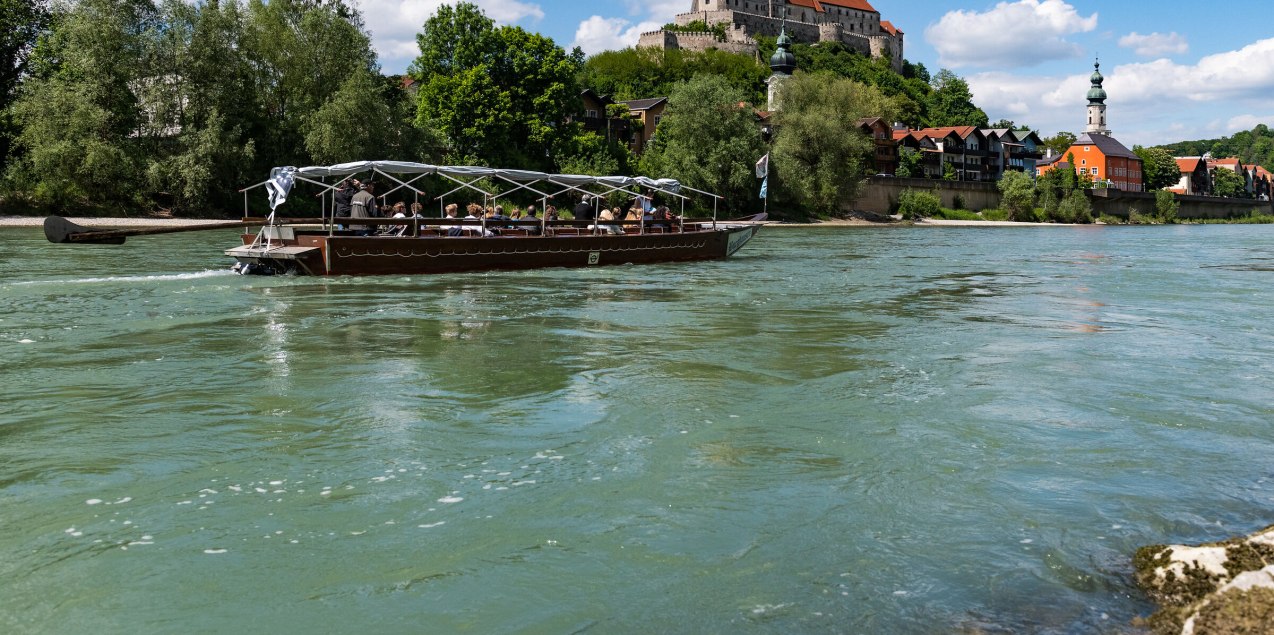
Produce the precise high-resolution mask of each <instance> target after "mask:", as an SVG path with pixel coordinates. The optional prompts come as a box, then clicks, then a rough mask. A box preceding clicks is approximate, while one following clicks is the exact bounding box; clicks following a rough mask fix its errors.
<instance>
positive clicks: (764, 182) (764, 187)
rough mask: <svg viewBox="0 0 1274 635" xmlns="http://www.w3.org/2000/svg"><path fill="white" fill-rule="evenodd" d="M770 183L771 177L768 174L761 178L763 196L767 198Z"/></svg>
mask: <svg viewBox="0 0 1274 635" xmlns="http://www.w3.org/2000/svg"><path fill="white" fill-rule="evenodd" d="M769 185H770V177H768V176H767V177H765V178H764V179H762V180H761V198H765V194H766V190H768V189H769Z"/></svg>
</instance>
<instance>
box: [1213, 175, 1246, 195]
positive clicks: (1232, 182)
mask: <svg viewBox="0 0 1274 635" xmlns="http://www.w3.org/2000/svg"><path fill="white" fill-rule="evenodd" d="M1246 186H1247V183H1246V181H1245V180H1244V178H1243V177H1242V176H1239V174H1238V173H1237V172H1235V171H1234V170H1231V169H1229V168H1217V169H1215V170H1213V171H1212V193H1213V194H1215V195H1216V196H1224V197H1226V198H1244V197H1245V196H1246V195H1247V190H1246Z"/></svg>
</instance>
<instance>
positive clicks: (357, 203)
mask: <svg viewBox="0 0 1274 635" xmlns="http://www.w3.org/2000/svg"><path fill="white" fill-rule="evenodd" d="M350 218H380V210H379V209H378V208H377V207H376V184H375V183H373V182H371V181H368V182H366V183H364V184H363V188H362V189H361V190H359V192H358V194H355V195H354V198H352V199H350ZM350 229H352V230H354V233H356V234H358V235H359V236H369V235H371V233H372V227H371V225H350Z"/></svg>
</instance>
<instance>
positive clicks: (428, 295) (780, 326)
mask: <svg viewBox="0 0 1274 635" xmlns="http://www.w3.org/2000/svg"><path fill="white" fill-rule="evenodd" d="M234 243H235V235H234V232H227V231H215V232H202V233H189V234H178V235H171V236H151V237H145V238H132V239H129V243H128V245H125V246H69V245H50V244H47V243H46V242H44V240H43V237H42V236H41V234H40V232H39V230H38V229H5V230H0V267H2V268H0V271H2V273H0V306H3V312H0V403H3V404H4V406H3V408H2V409H0V630H2V631H4V632H6V633H37V632H41V633H86V634H88V633H94V634H96V633H104V632H105V633H116V632H128V633H171V632H186V633H228V632H293V633H310V632H330V633H339V632H376V633H420V632H430V633H483V634H486V633H577V632H591V633H829V632H837V633H934V632H969V633H974V632H978V633H1000V632H1003V633H1009V632H1012V633H1020V632H1036V633H1081V632H1082V633H1091V632H1100V633H1127V632H1132V631H1133V628H1132V627H1131V626H1130V622H1131V621H1132V619H1133V618H1134V617H1136V616H1138V615H1146V614H1148V613H1150V612H1151V611H1152V610H1153V607H1152V606H1151V604H1150V603H1149V602H1148V600H1147V599H1146V598H1145V597H1144V596H1143V595H1142V594H1141V593H1139V592H1138V591H1137V590H1136V589H1135V587H1134V586H1133V584H1132V581H1131V565H1130V557H1131V554H1132V552H1133V551H1134V550H1135V549H1136V548H1137V547H1138V546H1141V545H1145V544H1153V543H1162V542H1177V541H1202V540H1215V539H1221V538H1224V537H1228V536H1231V535H1238V534H1245V533H1247V532H1249V531H1251V530H1253V529H1256V528H1259V527H1263V526H1265V525H1267V524H1269V523H1270V522H1274V432H1272V431H1271V428H1270V422H1271V420H1274V385H1272V384H1271V376H1274V355H1272V353H1274V336H1272V335H1271V328H1270V324H1271V319H1274V227H1270V226H1173V227H1149V228H1147V227H1082V228H1061V227H1046V228H1013V229H989V228H967V229H966V228H898V229H877V228H872V229H843V228H838V229H779V228H772V229H767V230H764V231H762V232H761V234H760V235H759V236H758V237H757V238H756V239H755V240H754V241H753V242H752V243H750V244H749V245H748V246H747V247H745V248H744V249H743V250H742V251H741V252H740V253H739V254H737V255H736V257H734V258H731V259H729V260H727V261H718V262H711V263H706V264H696V265H658V266H642V267H633V266H616V267H603V268H591V269H574V270H567V269H550V270H539V271H529V272H500V273H478V274H461V275H449V276H434V277H422V276H411V277H393V276H390V277H377V278H337V279H330V280H329V279H315V278H301V277H276V278H269V277H246V278H245V277H238V276H234V275H232V274H230V273H229V272H228V265H229V262H228V260H227V259H226V258H225V257H223V256H222V255H221V249H223V248H225V247H227V246H231V245H233V244H234Z"/></svg>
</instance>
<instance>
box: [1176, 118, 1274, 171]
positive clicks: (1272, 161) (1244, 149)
mask: <svg viewBox="0 0 1274 635" xmlns="http://www.w3.org/2000/svg"><path fill="white" fill-rule="evenodd" d="M1159 147H1160V148H1163V149H1165V150H1167V151H1168V152H1171V153H1172V155H1173V156H1178V157H1197V156H1201V155H1203V154H1204V153H1207V152H1211V153H1212V156H1213V157H1216V158H1218V159H1220V158H1223V157H1238V158H1239V159H1240V160H1241V161H1243V163H1245V164H1255V165H1259V166H1261V167H1263V168H1265V169H1267V170H1270V171H1272V172H1274V131H1271V130H1270V127H1269V126H1267V125H1265V124H1259V125H1257V126H1256V127H1255V128H1253V129H1251V130H1250V131H1244V132H1237V133H1235V134H1234V136H1232V137H1221V138H1220V139H1203V140H1199V141H1180V142H1177V143H1169V144H1165V145H1161V146H1159Z"/></svg>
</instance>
